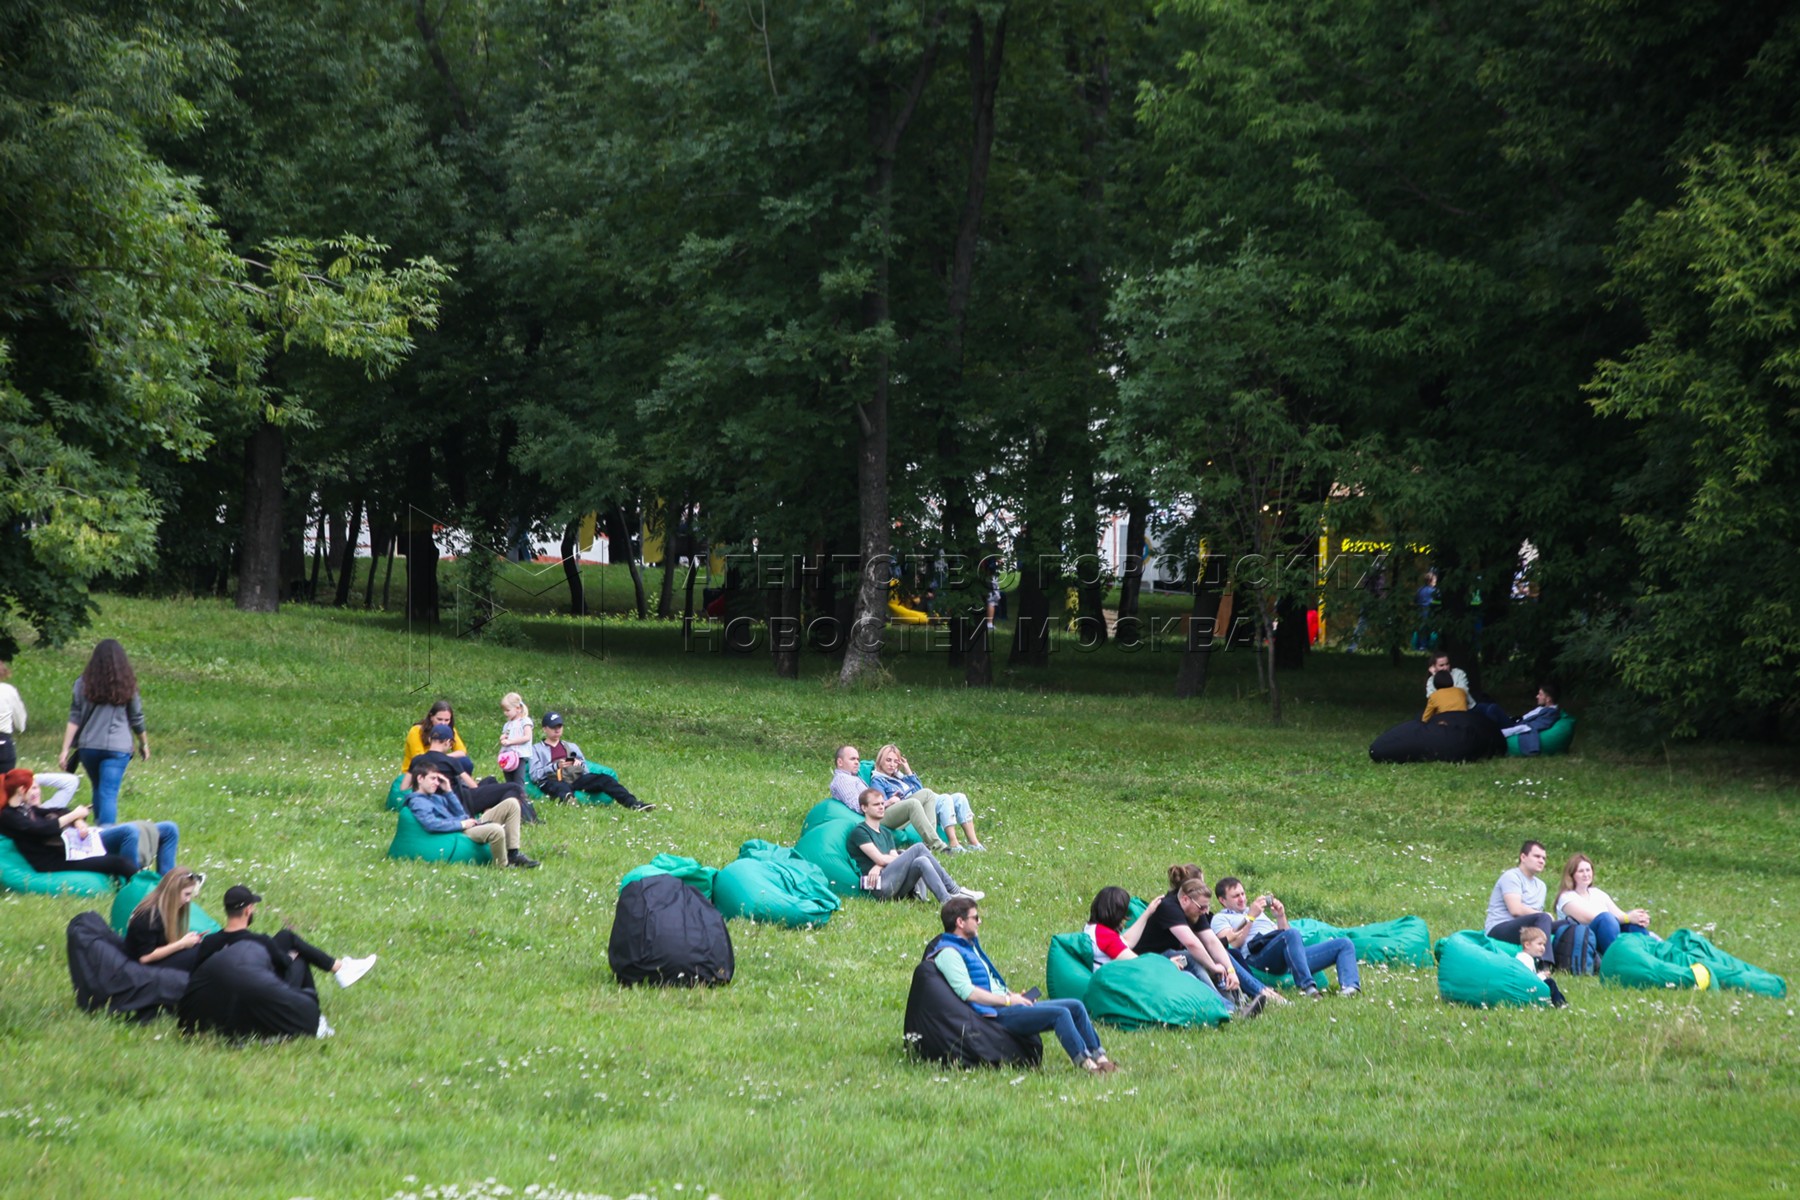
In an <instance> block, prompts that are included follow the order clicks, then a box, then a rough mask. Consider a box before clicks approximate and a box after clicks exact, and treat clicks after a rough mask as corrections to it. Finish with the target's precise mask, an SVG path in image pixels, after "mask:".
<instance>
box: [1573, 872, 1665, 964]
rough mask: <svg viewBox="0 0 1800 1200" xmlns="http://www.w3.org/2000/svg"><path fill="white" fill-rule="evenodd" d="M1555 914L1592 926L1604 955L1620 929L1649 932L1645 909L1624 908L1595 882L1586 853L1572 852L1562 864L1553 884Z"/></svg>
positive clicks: (1629, 931) (1627, 931)
mask: <svg viewBox="0 0 1800 1200" xmlns="http://www.w3.org/2000/svg"><path fill="white" fill-rule="evenodd" d="M1556 915H1557V916H1558V917H1568V918H1571V919H1573V920H1576V921H1580V922H1581V923H1582V924H1583V925H1588V926H1591V927H1592V928H1593V930H1594V940H1595V941H1596V942H1597V943H1598V945H1599V948H1600V953H1601V954H1603V955H1604V954H1605V953H1606V951H1607V947H1609V946H1611V945H1612V944H1613V942H1615V941H1617V940H1618V937H1619V935H1620V934H1621V933H1649V932H1650V914H1649V913H1648V912H1647V911H1645V910H1644V909H1641V908H1634V909H1632V910H1631V911H1630V912H1626V911H1625V910H1624V909H1622V908H1620V907H1619V906H1618V904H1617V903H1615V902H1614V901H1613V898H1612V897H1611V896H1609V895H1607V894H1606V893H1605V892H1603V891H1601V890H1600V889H1599V888H1597V887H1595V886H1594V860H1593V859H1591V858H1589V857H1588V856H1587V855H1585V854H1571V855H1570V856H1569V861H1568V862H1566V863H1564V864H1563V872H1562V882H1561V883H1559V884H1558V885H1557V888H1556Z"/></svg>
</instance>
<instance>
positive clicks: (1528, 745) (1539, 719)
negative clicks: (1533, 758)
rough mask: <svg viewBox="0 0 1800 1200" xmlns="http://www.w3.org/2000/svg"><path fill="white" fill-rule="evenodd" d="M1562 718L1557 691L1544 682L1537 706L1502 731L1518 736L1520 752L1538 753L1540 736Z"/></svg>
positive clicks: (1509, 735)
mask: <svg viewBox="0 0 1800 1200" xmlns="http://www.w3.org/2000/svg"><path fill="white" fill-rule="evenodd" d="M1561 719H1562V709H1560V708H1558V707H1557V706H1556V693H1555V692H1553V691H1551V690H1550V685H1549V684H1543V685H1541V686H1539V688H1538V693H1537V707H1536V708H1534V709H1532V710H1531V711H1530V712H1528V713H1526V714H1525V715H1524V716H1522V717H1520V718H1519V719H1518V721H1517V722H1515V723H1513V724H1509V725H1505V726H1504V727H1503V728H1502V729H1501V730H1500V732H1501V733H1503V734H1505V735H1506V736H1507V737H1513V736H1514V735H1517V736H1518V739H1519V753H1520V754H1536V753H1537V752H1538V749H1539V745H1538V738H1539V736H1540V735H1542V734H1543V732H1544V731H1545V730H1546V729H1549V728H1550V727H1551V726H1552V725H1554V724H1556V723H1557V721H1559V720H1561Z"/></svg>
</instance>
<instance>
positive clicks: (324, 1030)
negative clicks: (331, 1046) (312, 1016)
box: [318, 1013, 337, 1038]
mask: <svg viewBox="0 0 1800 1200" xmlns="http://www.w3.org/2000/svg"><path fill="white" fill-rule="evenodd" d="M318 1036H319V1037H322V1038H328V1037H336V1036H337V1030H335V1029H333V1028H332V1027H331V1026H330V1025H327V1024H326V1023H325V1014H324V1013H320V1014H319V1033H318Z"/></svg>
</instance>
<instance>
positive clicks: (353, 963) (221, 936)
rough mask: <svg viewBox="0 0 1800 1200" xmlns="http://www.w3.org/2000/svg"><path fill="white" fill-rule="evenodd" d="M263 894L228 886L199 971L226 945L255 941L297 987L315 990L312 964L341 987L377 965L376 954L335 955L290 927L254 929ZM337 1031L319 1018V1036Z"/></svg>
mask: <svg viewBox="0 0 1800 1200" xmlns="http://www.w3.org/2000/svg"><path fill="white" fill-rule="evenodd" d="M261 902H262V897H261V896H259V895H257V894H256V893H255V892H253V891H251V890H250V889H249V888H247V887H245V886H244V885H243V884H241V883H236V884H233V885H231V886H230V887H228V888H226V889H225V928H223V929H220V930H216V931H214V932H212V933H209V934H207V935H206V936H205V937H203V938H201V939H200V945H199V946H198V947H196V954H195V956H194V969H195V970H196V971H198V970H199V969H200V964H202V963H204V962H205V961H206V960H207V959H209V958H211V957H212V956H213V955H215V954H217V953H218V952H219V951H221V950H223V949H225V947H227V946H235V945H236V944H237V943H239V942H256V943H258V944H259V945H261V946H262V948H263V949H264V950H266V951H267V952H268V955H269V965H270V966H271V967H272V968H274V971H275V974H276V976H277V977H279V978H280V979H281V981H282V982H283V983H285V984H287V985H288V986H289V987H291V988H294V989H295V990H297V991H303V992H310V991H313V990H314V989H313V981H312V968H314V967H316V968H318V969H319V970H321V971H330V972H331V973H332V974H333V975H334V976H336V977H337V981H338V986H339V987H349V986H350V985H351V984H353V983H355V982H356V981H357V980H358V979H361V978H362V977H363V976H364V975H367V974H368V973H369V969H370V968H371V967H373V966H374V965H375V956H374V955H373V954H371V955H369V956H368V957H367V958H333V957H332V956H331V955H329V954H327V953H325V951H323V950H321V949H319V948H318V947H317V946H315V945H313V944H312V943H311V942H308V941H306V940H305V939H304V938H302V937H301V936H300V935H299V934H297V933H295V932H294V931H293V930H291V929H283V930H282V931H281V932H279V933H277V934H276V935H275V936H274V937H265V936H264V935H262V934H260V933H252V932H251V931H250V924H251V922H252V921H254V920H255V919H256V906H257V905H258V904H260V903H261ZM334 1032H335V1031H334V1030H333V1029H332V1028H331V1026H330V1025H328V1024H326V1023H325V1018H324V1017H323V1016H321V1017H320V1018H319V1036H320V1037H330V1036H331V1035H332V1033H334Z"/></svg>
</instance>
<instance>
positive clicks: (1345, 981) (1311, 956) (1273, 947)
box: [1250, 929, 1362, 991]
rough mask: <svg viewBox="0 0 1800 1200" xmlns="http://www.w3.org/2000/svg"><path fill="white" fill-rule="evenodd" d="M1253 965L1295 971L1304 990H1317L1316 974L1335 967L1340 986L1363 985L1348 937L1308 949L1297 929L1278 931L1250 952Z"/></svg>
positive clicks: (1274, 971) (1274, 970) (1272, 970)
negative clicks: (1314, 973) (1315, 972)
mask: <svg viewBox="0 0 1800 1200" xmlns="http://www.w3.org/2000/svg"><path fill="white" fill-rule="evenodd" d="M1250 963H1251V965H1252V966H1255V967H1258V968H1260V969H1261V970H1264V971H1267V972H1269V973H1270V974H1271V975H1281V974H1284V973H1286V972H1292V973H1293V976H1294V983H1295V985H1296V986H1298V987H1299V988H1300V990H1301V991H1306V990H1307V989H1309V988H1316V987H1318V986H1319V985H1318V984H1317V983H1315V982H1314V981H1313V972H1314V971H1322V970H1324V969H1325V968H1326V967H1336V968H1337V977H1338V987H1340V988H1353V987H1360V986H1362V978H1361V977H1360V976H1359V975H1357V973H1356V947H1355V946H1353V945H1352V944H1351V943H1350V939H1349V938H1342V937H1335V938H1327V939H1325V940H1324V941H1322V942H1320V943H1319V944H1318V945H1316V946H1308V945H1307V944H1306V942H1305V941H1304V940H1302V939H1301V937H1300V931H1299V930H1298V929H1277V930H1276V931H1275V933H1274V934H1273V935H1272V936H1270V937H1268V938H1267V940H1265V941H1264V942H1263V944H1262V945H1261V946H1259V947H1258V948H1257V949H1255V950H1252V951H1251V952H1250Z"/></svg>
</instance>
